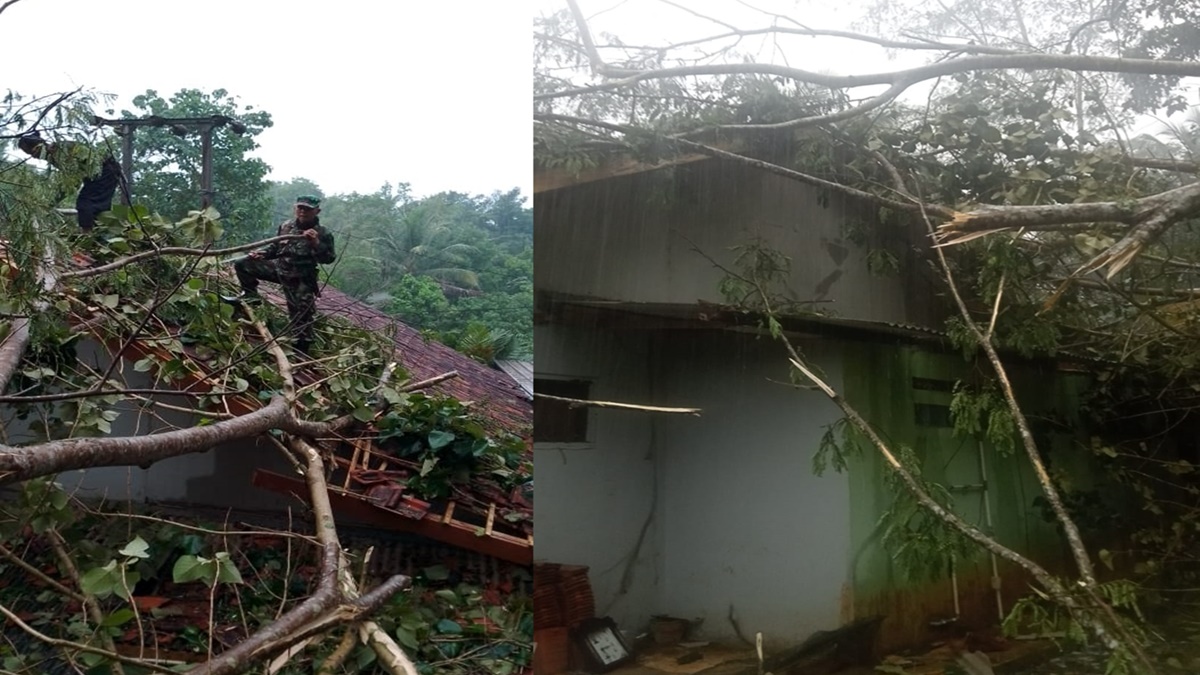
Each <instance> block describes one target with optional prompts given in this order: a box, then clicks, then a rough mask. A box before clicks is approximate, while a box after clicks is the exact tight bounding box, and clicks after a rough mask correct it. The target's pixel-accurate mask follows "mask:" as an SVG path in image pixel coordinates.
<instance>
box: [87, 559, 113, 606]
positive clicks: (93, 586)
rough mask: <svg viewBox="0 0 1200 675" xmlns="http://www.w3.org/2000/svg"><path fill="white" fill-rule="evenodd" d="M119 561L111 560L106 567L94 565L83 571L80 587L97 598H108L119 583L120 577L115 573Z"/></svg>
mask: <svg viewBox="0 0 1200 675" xmlns="http://www.w3.org/2000/svg"><path fill="white" fill-rule="evenodd" d="M116 564H117V561H115V560H112V561H109V563H108V565H105V566H104V567H93V568H92V569H90V570H88V571H86V572H84V573H83V576H81V577H80V578H79V589H80V590H82V591H83V592H84V593H86V594H88V595H94V596H96V597H97V598H106V597H108V596H109V595H111V594H112V592H113V586H115V585H117V583H119V579H118V578H117V577H115V576H114V575H113V572H114V571H115V570H116Z"/></svg>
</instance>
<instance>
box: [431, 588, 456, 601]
mask: <svg viewBox="0 0 1200 675" xmlns="http://www.w3.org/2000/svg"><path fill="white" fill-rule="evenodd" d="M434 595H436V596H437V597H439V598H441V599H443V600H445V601H447V602H449V603H451V604H454V605H457V604H458V594H457V593H455V592H454V591H452V590H450V589H449V588H443V589H442V590H440V591H436V592H435V593H434Z"/></svg>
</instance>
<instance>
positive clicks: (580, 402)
mask: <svg viewBox="0 0 1200 675" xmlns="http://www.w3.org/2000/svg"><path fill="white" fill-rule="evenodd" d="M533 397H534V398H544V399H548V400H551V401H561V402H563V403H568V404H570V407H572V408H581V407H590V408H616V409H619V410H637V411H640V412H653V413H674V414H680V415H695V416H697V417H699V416H700V412H701V410H700V408H661V407H658V406H652V405H635V404H633V403H614V402H613V401H589V400H586V399H579V398H566V397H564V396H551V395H550V394H538V393H536V392H535V393H534V395H533Z"/></svg>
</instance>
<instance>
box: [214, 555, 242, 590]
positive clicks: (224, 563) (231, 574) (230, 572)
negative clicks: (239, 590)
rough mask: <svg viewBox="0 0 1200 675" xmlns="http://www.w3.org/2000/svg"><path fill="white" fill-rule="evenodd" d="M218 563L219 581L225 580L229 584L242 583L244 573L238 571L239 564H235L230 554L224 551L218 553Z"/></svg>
mask: <svg viewBox="0 0 1200 675" xmlns="http://www.w3.org/2000/svg"><path fill="white" fill-rule="evenodd" d="M216 558H217V560H216V563H217V581H223V582H225V583H227V584H240V583H242V573H241V572H239V571H238V568H237V565H235V564H233V560H231V559H230V558H229V554H228V553H227V552H225V551H222V552H220V553H218V554H217V555H216Z"/></svg>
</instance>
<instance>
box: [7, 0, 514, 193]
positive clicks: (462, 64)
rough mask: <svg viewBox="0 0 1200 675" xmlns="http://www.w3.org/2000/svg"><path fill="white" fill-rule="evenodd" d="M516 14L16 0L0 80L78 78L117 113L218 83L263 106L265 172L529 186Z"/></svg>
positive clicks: (465, 6)
mask: <svg viewBox="0 0 1200 675" xmlns="http://www.w3.org/2000/svg"><path fill="white" fill-rule="evenodd" d="M530 21H531V13H530V9H529V6H528V5H527V4H525V3H524V2H519V1H510V0H504V1H500V0H406V1H404V2H387V1H383V0H337V1H336V2H329V1H324V2H309V1H304V0H297V1H292V2H267V1H265V0H205V1H204V2H195V3H184V2H173V1H171V2H169V1H167V0H104V1H103V2H100V1H97V0H20V2H17V3H16V4H13V5H11V6H10V7H8V9H6V10H5V11H4V13H3V14H0V30H2V31H3V38H0V44H2V45H3V46H2V47H0V54H2V55H3V61H4V66H2V67H0V68H2V72H3V77H2V78H0V91H3V89H11V90H13V91H17V92H20V93H22V94H26V95H43V94H48V93H53V92H57V91H63V90H69V89H73V88H75V87H79V86H83V87H88V88H94V89H97V90H100V91H103V92H109V93H112V94H116V95H117V96H119V99H118V103H117V104H116V105H115V106H114V107H115V109H116V110H117V111H118V112H119V111H120V110H121V108H122V106H124V107H126V108H131V106H130V104H129V101H130V100H131V99H132V98H133V97H134V96H136V95H137V94H140V93H142V92H144V91H145V90H146V89H155V90H157V91H158V93H159V94H160V95H162V96H164V97H169V96H170V95H171V94H173V93H175V92H177V91H179V90H180V89H183V88H198V89H202V90H205V91H211V90H213V89H218V88H223V89H226V90H228V91H229V92H230V93H231V94H233V95H236V96H237V97H238V98H239V99H240V101H241V102H242V103H243V104H248V105H253V106H254V107H255V108H256V109H261V110H265V111H267V112H269V113H271V116H272V117H273V119H274V122H275V125H274V126H273V127H272V128H270V129H267V130H266V131H264V132H263V133H262V134H261V135H260V136H259V137H258V141H259V143H260V144H261V146H262V147H261V148H260V149H259V150H258V152H257V154H258V156H260V157H261V158H262V159H263V160H264V161H266V162H267V164H269V165H270V166H271V167H272V173H271V175H270V178H271V179H273V180H288V179H290V178H293V177H298V176H303V177H306V178H310V179H312V180H314V181H316V183H317V184H318V185H320V186H321V188H322V189H323V190H324V191H325V192H326V193H346V192H351V191H357V192H374V191H375V190H376V189H378V188H379V187H380V186H382V185H383V184H384V183H385V182H391V183H397V182H407V183H410V184H411V185H412V189H413V193H414V195H415V196H418V197H420V196H425V195H429V194H433V193H436V192H440V191H443V190H455V191H458V192H466V193H469V194H478V193H484V194H486V193H490V192H492V191H495V190H510V189H512V188H514V187H519V188H521V190H522V193H523V194H525V195H530V194H531V193H532V183H533V180H532V169H531V160H530V156H531V152H532V151H531V147H532V143H533V140H532V130H531V122H530V119H529V115H530V108H531V103H530V96H531V95H532V94H531V92H532V84H531V76H530V73H531V63H530V55H531V37H530ZM18 64H19V65H18ZM98 112H101V114H103V113H102V111H98Z"/></svg>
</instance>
